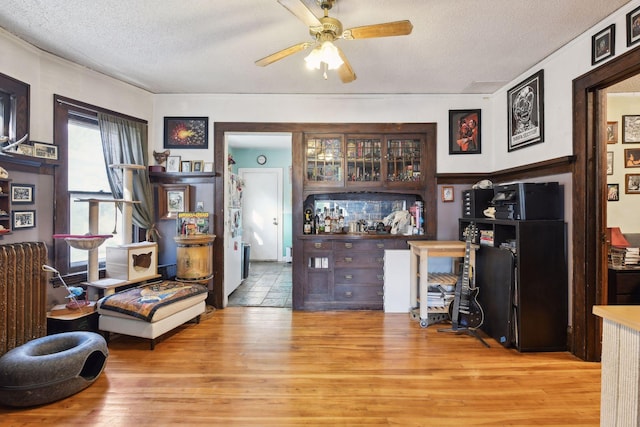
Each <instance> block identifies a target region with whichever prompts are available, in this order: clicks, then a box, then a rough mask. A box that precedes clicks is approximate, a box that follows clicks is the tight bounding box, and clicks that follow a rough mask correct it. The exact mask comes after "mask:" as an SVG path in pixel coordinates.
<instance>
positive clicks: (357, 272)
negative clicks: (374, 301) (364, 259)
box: [333, 268, 384, 285]
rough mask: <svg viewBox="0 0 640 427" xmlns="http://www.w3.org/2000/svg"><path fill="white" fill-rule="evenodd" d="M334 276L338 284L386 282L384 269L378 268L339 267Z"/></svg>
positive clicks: (377, 283)
mask: <svg viewBox="0 0 640 427" xmlns="http://www.w3.org/2000/svg"><path fill="white" fill-rule="evenodd" d="M333 277H334V278H333V280H334V282H335V283H336V284H375V285H379V284H384V274H383V271H382V270H379V269H376V268H360V269H358V268H337V269H336V270H335V273H334V276H333Z"/></svg>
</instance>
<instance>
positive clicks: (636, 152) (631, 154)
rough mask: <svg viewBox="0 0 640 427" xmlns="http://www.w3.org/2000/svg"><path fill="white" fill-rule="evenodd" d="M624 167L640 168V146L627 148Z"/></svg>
mask: <svg viewBox="0 0 640 427" xmlns="http://www.w3.org/2000/svg"><path fill="white" fill-rule="evenodd" d="M624 167H625V168H640V148H625V150H624Z"/></svg>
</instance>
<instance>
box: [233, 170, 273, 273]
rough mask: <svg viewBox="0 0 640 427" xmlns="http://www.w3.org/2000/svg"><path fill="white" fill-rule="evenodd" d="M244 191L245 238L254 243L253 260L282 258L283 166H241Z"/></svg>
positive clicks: (243, 219) (243, 221) (243, 222)
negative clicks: (278, 167)
mask: <svg viewBox="0 0 640 427" xmlns="http://www.w3.org/2000/svg"><path fill="white" fill-rule="evenodd" d="M238 173H239V175H240V176H241V177H242V179H243V180H244V189H243V190H242V192H243V194H242V227H243V230H242V237H243V240H244V241H245V242H247V243H250V244H251V252H250V259H251V260H256V261H278V260H280V259H281V258H282V256H281V255H282V247H281V238H280V236H282V232H281V227H282V226H281V224H282V212H281V206H282V169H275V168H274V169H269V168H259V169H258V168H240V169H238Z"/></svg>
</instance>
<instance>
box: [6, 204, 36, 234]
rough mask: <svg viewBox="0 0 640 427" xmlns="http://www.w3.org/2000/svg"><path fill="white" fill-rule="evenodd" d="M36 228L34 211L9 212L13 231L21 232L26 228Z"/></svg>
mask: <svg viewBox="0 0 640 427" xmlns="http://www.w3.org/2000/svg"><path fill="white" fill-rule="evenodd" d="M35 226H36V211H35V210H33V209H30V210H13V211H11V228H12V229H13V230H14V231H15V230H22V229H26V228H35Z"/></svg>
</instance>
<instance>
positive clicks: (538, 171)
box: [436, 156, 575, 185]
mask: <svg viewBox="0 0 640 427" xmlns="http://www.w3.org/2000/svg"><path fill="white" fill-rule="evenodd" d="M574 161H575V156H563V157H557V158H555V159H550V160H544V161H542V162H537V163H532V164H530V165H524V166H517V167H514V168H509V169H503V170H500V171H496V172H487V173H476V172H474V173H463V174H459V173H439V174H436V180H437V183H438V185H442V184H459V185H462V184H474V183H476V182H478V181H480V180H483V179H489V180H491V181H493V182H507V181H513V180H516V179H522V178H535V177H539V176H547V175H557V174H561V173H571V172H572V171H573V163H574Z"/></svg>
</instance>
